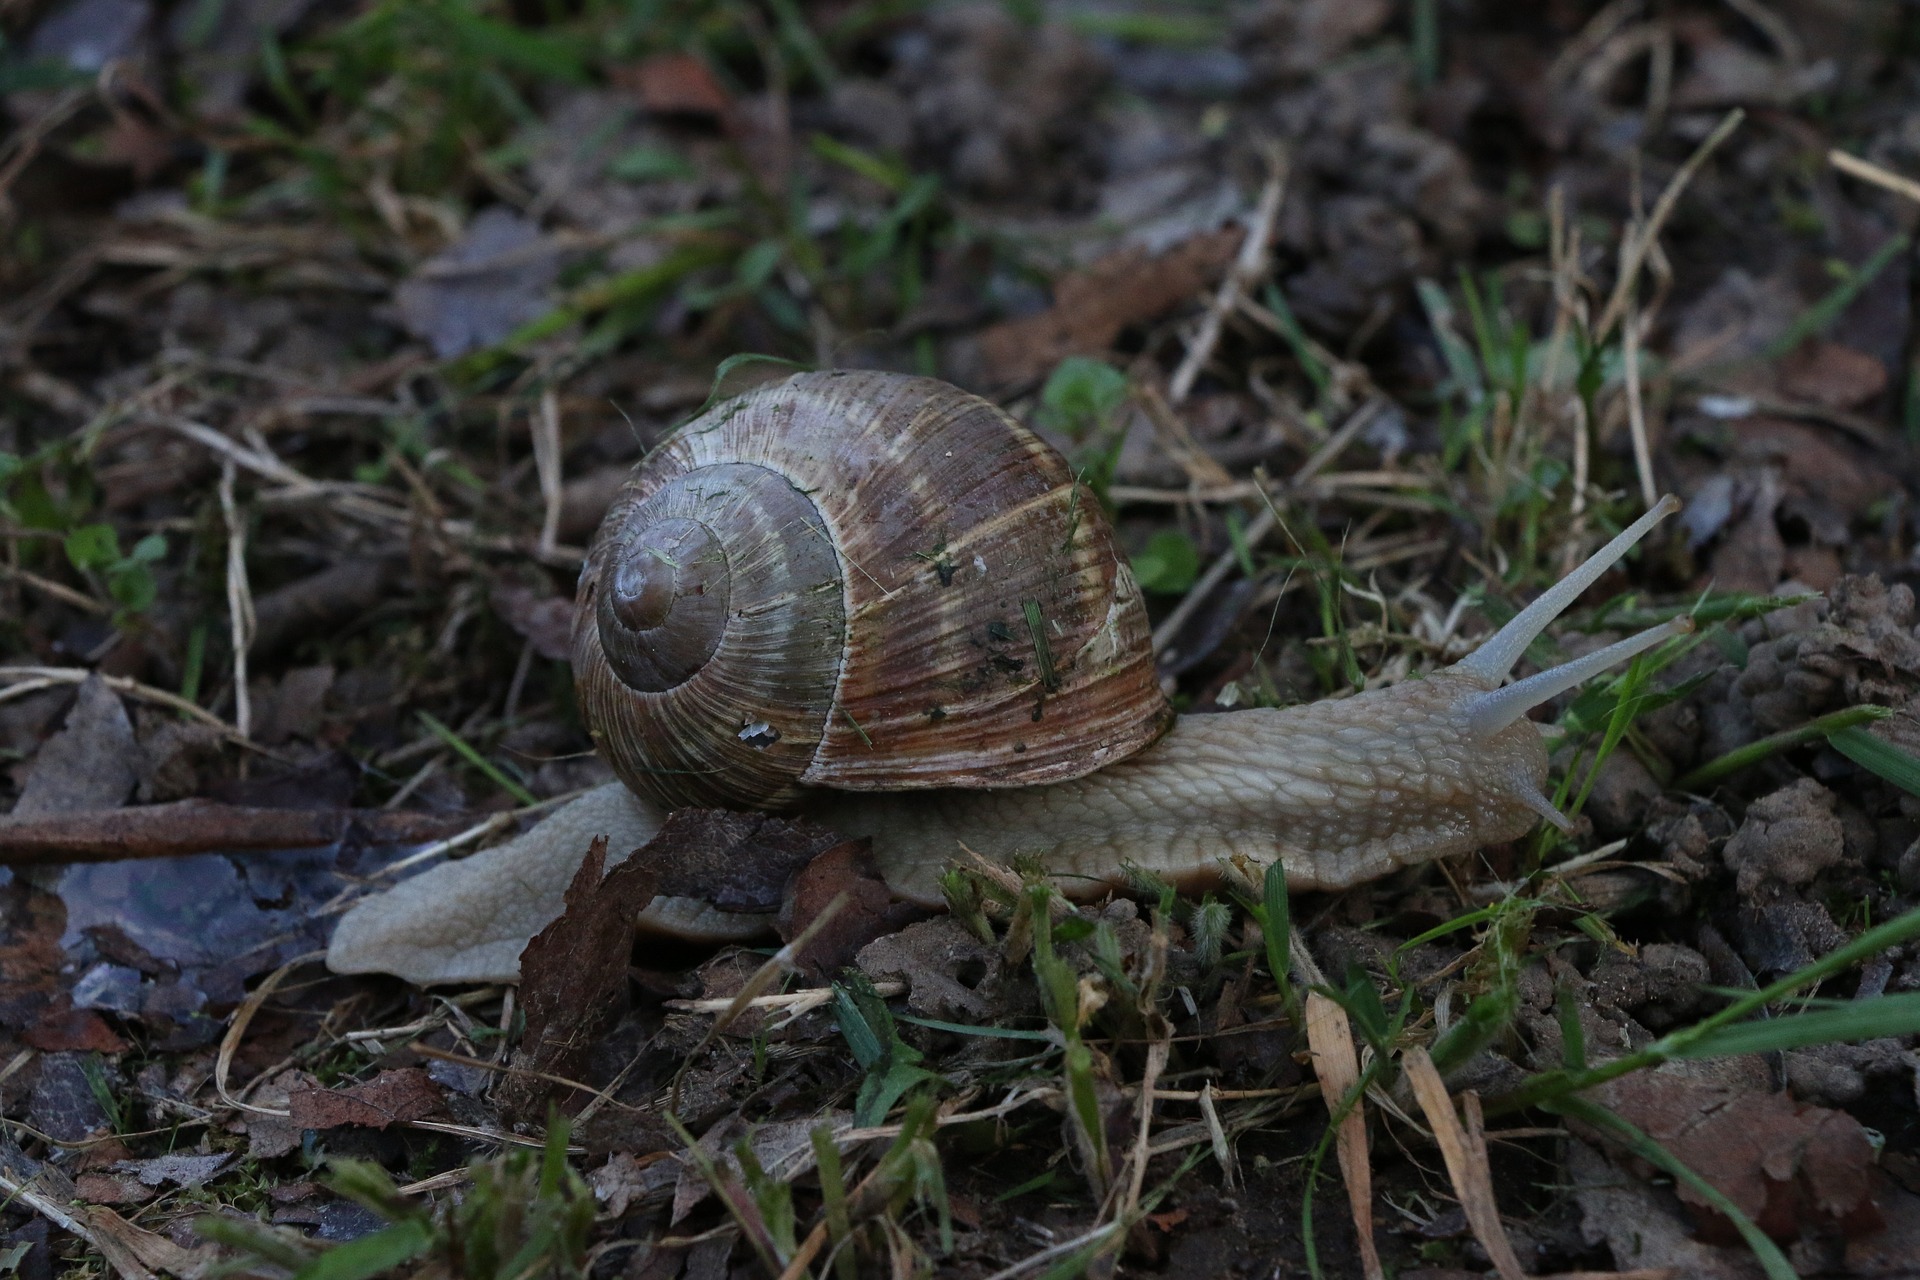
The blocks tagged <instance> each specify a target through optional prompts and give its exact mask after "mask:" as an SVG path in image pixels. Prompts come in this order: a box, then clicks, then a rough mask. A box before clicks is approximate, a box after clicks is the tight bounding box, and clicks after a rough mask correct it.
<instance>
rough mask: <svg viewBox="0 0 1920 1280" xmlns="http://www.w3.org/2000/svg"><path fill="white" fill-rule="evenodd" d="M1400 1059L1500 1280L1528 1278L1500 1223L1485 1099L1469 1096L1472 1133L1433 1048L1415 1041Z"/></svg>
mask: <svg viewBox="0 0 1920 1280" xmlns="http://www.w3.org/2000/svg"><path fill="white" fill-rule="evenodd" d="M1400 1063H1401V1065H1402V1066H1403V1067H1405V1068H1406V1072H1407V1083H1408V1084H1409V1085H1410V1086H1412V1089H1413V1096H1414V1098H1415V1099H1416V1100H1417V1101H1418V1102H1419V1103H1420V1109H1421V1110H1422V1111H1423V1112H1425V1113H1426V1117H1427V1123H1428V1124H1430V1125H1432V1126H1433V1139H1434V1141H1435V1142H1436V1143H1437V1144H1438V1145H1439V1147H1440V1156H1441V1158H1442V1159H1444V1160H1445V1161H1446V1162H1447V1176H1448V1177H1449V1178H1451V1179H1452V1180H1453V1190H1454V1194H1455V1195H1457V1196H1459V1197H1460V1207H1461V1209H1463V1210H1465V1211H1466V1215H1467V1223H1468V1225H1469V1226H1471V1227H1472V1228H1473V1234H1474V1238H1475V1239H1477V1240H1479V1241H1480V1247H1481V1248H1483V1249H1485V1250H1486V1251H1487V1257H1489V1258H1491V1259H1492V1260H1493V1265H1494V1266H1495V1267H1497V1268H1498V1269H1499V1271H1500V1280H1526V1275H1527V1273H1526V1271H1525V1269H1523V1268H1522V1267H1521V1265H1520V1259H1519V1258H1518V1257H1517V1256H1516V1255H1515V1254H1514V1252H1513V1243H1512V1241H1510V1240H1508V1239H1507V1229H1506V1227H1504V1226H1503V1225H1501V1222H1500V1207H1499V1205H1498V1203H1497V1202H1496V1201H1495V1200H1494V1196H1493V1170H1492V1169H1491V1168H1490V1167H1489V1166H1488V1164H1487V1143H1486V1136H1485V1134H1484V1132H1482V1131H1481V1125H1480V1100H1479V1098H1478V1097H1477V1096H1476V1095H1474V1094H1472V1093H1468V1094H1467V1095H1465V1099H1466V1104H1467V1117H1468V1120H1469V1121H1470V1122H1471V1124H1472V1130H1473V1132H1469V1131H1468V1130H1467V1129H1463V1128H1461V1126H1460V1117H1459V1116H1457V1115H1455V1114H1454V1110H1453V1099H1451V1098H1449V1097H1448V1096H1447V1086H1446V1083H1445V1082H1444V1081H1443V1080H1441V1079H1440V1073H1439V1071H1437V1070H1435V1069H1434V1065H1433V1059H1432V1058H1430V1057H1428V1056H1427V1051H1426V1050H1425V1049H1423V1048H1421V1047H1420V1046H1419V1045H1414V1046H1413V1047H1411V1048H1409V1049H1407V1050H1406V1051H1405V1052H1404V1053H1402V1054H1401V1055H1400ZM1476 1139H1477V1140H1476Z"/></svg>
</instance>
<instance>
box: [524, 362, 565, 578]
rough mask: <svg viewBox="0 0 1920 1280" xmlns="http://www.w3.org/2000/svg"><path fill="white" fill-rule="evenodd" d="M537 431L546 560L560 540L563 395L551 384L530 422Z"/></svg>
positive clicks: (542, 548) (536, 459)
mask: <svg viewBox="0 0 1920 1280" xmlns="http://www.w3.org/2000/svg"><path fill="white" fill-rule="evenodd" d="M527 425H528V426H529V428H530V429H531V430H532V433H533V465H534V469H535V470H536V471H537V472H538V473H539V475H540V499H541V501H542V502H543V503H545V505H546V510H545V513H544V514H543V515H542V516H541V519H540V558H541V559H542V560H545V559H546V558H547V557H549V556H551V555H552V554H553V553H554V551H555V550H556V549H557V548H558V546H559V542H560V507H561V496H562V495H561V489H562V483H561V475H560V397H559V396H558V395H557V394H555V392H554V390H553V388H552V387H551V386H549V387H548V388H547V389H546V390H545V391H542V392H541V393H540V412H538V413H536V414H534V415H533V420H532V421H531V422H530V423H528V424H527Z"/></svg>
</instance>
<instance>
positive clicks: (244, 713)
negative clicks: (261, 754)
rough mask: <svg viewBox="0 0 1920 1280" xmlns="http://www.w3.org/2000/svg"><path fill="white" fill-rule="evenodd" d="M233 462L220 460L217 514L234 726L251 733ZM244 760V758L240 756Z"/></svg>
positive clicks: (247, 612) (245, 593)
mask: <svg viewBox="0 0 1920 1280" xmlns="http://www.w3.org/2000/svg"><path fill="white" fill-rule="evenodd" d="M233 474H234V462H233V459H232V458H231V457H224V458H222V459H221V460H220V514H221V516H222V517H223V518H224V519H225V520H226V522H227V617H228V619H229V627H230V634H231V636H232V641H233V727H234V729H235V730H236V731H237V732H238V733H239V734H240V736H241V737H242V738H251V737H252V736H253V733H252V729H253V702H252V699H251V698H250V697H249V695H248V693H247V650H248V649H249V648H251V647H252V646H253V629H254V627H253V591H252V589H251V588H250V587H249V586H248V585H247V526H246V522H245V521H243V520H242V519H241V518H240V510H239V507H238V506H236V505H235V503H234V500H233ZM243 759H244V757H243Z"/></svg>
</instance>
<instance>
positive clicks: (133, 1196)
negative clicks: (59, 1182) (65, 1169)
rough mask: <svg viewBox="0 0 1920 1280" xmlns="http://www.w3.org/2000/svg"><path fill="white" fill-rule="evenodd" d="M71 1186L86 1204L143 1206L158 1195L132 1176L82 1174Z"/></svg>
mask: <svg viewBox="0 0 1920 1280" xmlns="http://www.w3.org/2000/svg"><path fill="white" fill-rule="evenodd" d="M73 1185H74V1188H75V1190H77V1191H78V1192H79V1193H80V1198H81V1199H82V1200H85V1201H86V1202H87V1203H88V1204H144V1203H145V1202H146V1201H148V1200H151V1199H153V1198H154V1197H155V1196H156V1195H158V1194H160V1193H159V1192H158V1191H157V1190H156V1189H154V1188H153V1187H149V1186H143V1185H142V1184H141V1182H140V1179H138V1178H136V1177H133V1176H132V1175H122V1176H115V1175H113V1174H110V1173H83V1174H81V1175H80V1176H79V1177H77V1178H75V1179H74V1180H73Z"/></svg>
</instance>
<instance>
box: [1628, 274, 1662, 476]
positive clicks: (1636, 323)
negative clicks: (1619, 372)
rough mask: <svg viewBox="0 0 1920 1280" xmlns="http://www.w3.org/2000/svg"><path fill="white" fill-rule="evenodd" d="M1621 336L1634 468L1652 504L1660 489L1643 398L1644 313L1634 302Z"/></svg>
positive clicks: (1629, 305)
mask: <svg viewBox="0 0 1920 1280" xmlns="http://www.w3.org/2000/svg"><path fill="white" fill-rule="evenodd" d="M1620 340H1621V345H1622V347H1623V349H1624V350H1623V354H1624V356H1625V358H1626V366H1627V367H1626V383H1627V430H1628V433H1629V434H1631V435H1632V437H1633V469H1634V470H1635V471H1636V472H1638V473H1639V475H1640V497H1641V499H1642V500H1643V501H1644V502H1645V503H1646V505H1647V506H1649V507H1651V506H1652V505H1653V504H1654V503H1656V502H1658V501H1659V500H1660V490H1659V489H1658V488H1657V487H1655V485H1654V483H1653V449H1652V447H1651V446H1650V445H1649V444H1648V442H1647V411H1646V407H1645V406H1644V405H1643V404H1642V403H1641V398H1640V314H1639V308H1638V307H1635V306H1634V305H1633V304H1632V303H1628V304H1627V316H1626V323H1625V324H1623V325H1622V326H1621V328H1620Z"/></svg>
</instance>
